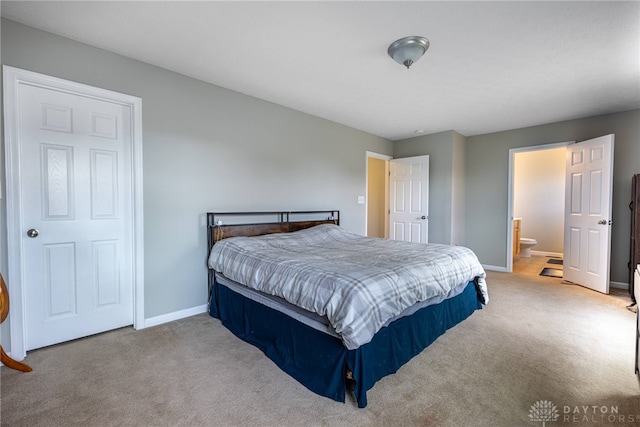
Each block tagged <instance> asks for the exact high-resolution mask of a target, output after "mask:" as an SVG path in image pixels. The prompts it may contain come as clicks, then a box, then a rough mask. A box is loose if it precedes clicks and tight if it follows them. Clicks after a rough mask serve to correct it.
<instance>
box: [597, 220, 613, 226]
mask: <svg viewBox="0 0 640 427" xmlns="http://www.w3.org/2000/svg"><path fill="white" fill-rule="evenodd" d="M611 222H613V221H611ZM598 224H600V225H607V220H606V219H601V220H600V221H598Z"/></svg>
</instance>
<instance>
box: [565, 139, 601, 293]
mask: <svg viewBox="0 0 640 427" xmlns="http://www.w3.org/2000/svg"><path fill="white" fill-rule="evenodd" d="M613 141H614V136H613V135H606V136H602V137H599V138H594V139H590V140H588V141H583V142H579V143H577V144H574V145H570V146H568V147H567V169H566V174H567V175H566V191H565V236H564V266H563V277H564V279H566V280H568V281H570V282H574V283H577V284H579V285H582V286H585V287H587V288H591V289H593V290H596V291H599V292H602V293H605V294H608V293H609V270H610V259H611V256H610V251H611V224H612V219H611V212H612V183H613Z"/></svg>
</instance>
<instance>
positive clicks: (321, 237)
mask: <svg viewBox="0 0 640 427" xmlns="http://www.w3.org/2000/svg"><path fill="white" fill-rule="evenodd" d="M209 267H210V268H212V269H214V270H216V271H218V272H219V273H222V274H223V275H224V276H226V277H228V278H229V279H231V280H234V281H236V282H238V283H241V284H243V285H246V286H248V287H250V288H253V289H256V290H259V291H261V292H264V293H267V294H271V295H277V296H279V297H282V298H284V299H285V300H287V301H288V302H290V303H292V304H294V305H297V306H299V307H302V308H304V309H306V310H308V311H312V312H315V313H317V314H319V315H322V316H324V315H326V316H327V318H328V319H329V322H330V323H331V325H332V326H333V327H334V329H335V331H336V332H337V333H338V334H339V335H340V336H341V337H342V340H343V343H344V345H345V347H346V348H348V349H350V350H352V349H356V348H358V347H360V346H361V345H363V344H366V343H368V342H369V341H371V339H372V338H373V336H374V335H375V333H376V332H377V331H378V330H379V329H380V328H381V327H382V326H383V325H384V324H385V323H386V322H387V321H388V320H389V319H391V318H393V317H395V316H397V315H399V314H400V313H401V312H402V311H403V310H404V309H406V308H407V307H409V306H411V305H413V304H415V303H416V302H419V301H424V300H427V299H429V298H431V297H434V296H441V295H446V294H447V293H448V292H449V291H450V290H451V289H452V288H454V287H456V286H457V285H460V284H462V283H467V282H469V281H471V280H474V279H475V278H478V285H479V289H480V292H481V294H482V296H483V303H485V304H486V303H487V302H488V294H487V286H486V283H485V272H484V269H483V268H482V266H481V265H480V263H479V261H478V259H477V257H476V255H475V254H474V253H473V252H472V251H471V250H470V249H468V248H465V247H462V246H447V245H439V244H426V245H425V244H415V243H407V242H399V241H395V240H386V239H378V238H371V237H363V236H360V235H357V234H354V233H351V232H348V231H346V230H345V229H343V228H341V227H339V226H336V225H330V224H325V225H319V226H316V227H313V228H309V229H306V230H301V231H296V232H293V233H283V234H269V235H265V236H258V237H233V238H229V239H224V240H222V241H219V242H217V243H216V244H215V245H214V246H213V249H212V251H211V254H210V256H209Z"/></svg>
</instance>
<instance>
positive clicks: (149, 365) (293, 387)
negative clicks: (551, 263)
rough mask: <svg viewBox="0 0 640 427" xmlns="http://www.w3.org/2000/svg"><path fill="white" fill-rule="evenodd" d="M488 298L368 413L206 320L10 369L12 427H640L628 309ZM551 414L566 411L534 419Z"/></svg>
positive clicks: (534, 287)
mask: <svg viewBox="0 0 640 427" xmlns="http://www.w3.org/2000/svg"><path fill="white" fill-rule="evenodd" d="M488 284H489V291H490V297H491V302H490V303H489V305H488V306H486V307H485V308H484V309H483V310H481V311H478V312H476V313H475V314H473V315H472V316H471V317H470V318H469V319H467V320H466V321H465V322H463V323H461V324H460V325H457V326H456V327H454V328H453V329H451V330H450V331H448V332H447V333H446V334H445V335H444V336H442V337H440V338H439V339H438V340H437V341H436V342H435V343H434V344H432V345H431V346H430V347H429V348H427V349H426V350H425V351H423V352H422V353H421V354H419V355H418V356H416V357H415V358H414V359H413V360H411V361H410V362H409V363H408V364H407V365H405V366H404V367H402V368H401V369H400V371H398V372H397V373H396V374H394V375H391V376H388V377H386V378H384V379H382V380H381V381H379V382H378V383H377V384H376V385H375V387H374V388H373V389H372V390H370V391H369V393H368V399H369V405H368V406H367V408H364V409H358V408H357V406H356V404H355V402H354V401H353V399H348V400H347V402H346V403H338V402H334V401H332V400H329V399H326V398H323V397H320V396H317V395H315V394H313V393H312V392H310V391H308V390H307V389H306V388H304V387H303V386H301V385H300V384H298V383H297V382H296V381H295V380H293V379H292V378H291V377H289V376H288V375H286V374H285V373H283V372H282V371H280V370H279V369H278V368H277V367H275V365H274V364H273V363H272V362H271V361H270V360H269V359H267V358H266V357H265V356H264V355H263V354H262V353H261V352H260V351H259V350H257V349H256V348H254V347H252V346H250V345H248V344H245V343H243V342H242V341H240V340H239V339H237V338H236V337H235V336H233V335H232V334H231V333H230V332H229V331H227V330H226V329H225V328H224V327H222V326H221V325H220V322H219V321H218V320H216V319H213V318H210V317H209V316H208V315H199V316H194V317H191V318H188V319H183V320H180V321H176V322H172V323H169V324H166V325H161V326H157V327H153V328H149V329H145V330H141V331H134V330H132V329H130V328H125V329H120V330H117V331H112V332H109V333H105V334H101V335H97V336H93V337H89V338H86V339H82V340H78V341H75V342H71V343H66V344H61V345H58V346H53V347H49V348H45V349H41V350H36V351H33V352H30V353H29V355H28V356H27V359H26V360H25V361H26V362H27V363H28V364H30V365H31V366H32V367H33V368H34V371H33V372H31V373H20V372H17V371H13V370H10V369H8V368H6V367H3V368H1V371H2V372H1V375H2V376H1V393H2V396H1V407H0V408H1V413H0V417H1V419H2V425H6V426H492V427H496V426H498V427H499V426H542V425H543V421H545V424H546V426H547V427H553V426H560V425H572V426H585V425H589V426H604V425H607V426H613V425H626V426H628V425H640V386H639V385H638V381H637V380H636V377H635V376H634V366H633V364H634V327H635V315H634V314H633V313H631V312H630V311H629V310H627V309H626V308H625V306H626V305H627V304H628V303H629V301H628V300H625V299H624V298H616V297H612V296H606V295H601V294H598V293H596V292H593V291H589V290H586V289H584V288H581V287H579V286H574V285H566V284H562V280H561V279H554V278H548V277H540V276H538V277H535V276H533V277H531V276H522V275H515V274H506V273H492V272H489V277H488ZM544 401H548V402H551V403H552V404H553V405H554V406H555V411H552V410H550V409H546V410H545V409H544V408H543V410H542V412H539V413H538V418H537V419H531V418H530V417H529V415H530V413H531V411H532V410H533V409H535V408H537V407H540V406H542V403H543V402H544ZM545 411H546V412H545ZM567 411H568V412H569V413H568V414H567V413H565V412H567ZM556 415H557V418H556ZM585 417H586V418H585ZM612 417H613V418H612ZM629 421H632V422H629Z"/></svg>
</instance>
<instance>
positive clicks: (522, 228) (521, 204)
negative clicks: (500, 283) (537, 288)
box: [507, 143, 569, 274]
mask: <svg viewBox="0 0 640 427" xmlns="http://www.w3.org/2000/svg"><path fill="white" fill-rule="evenodd" d="M568 144H569V143H560V144H546V145H542V146H534V147H525V148H520V149H512V150H510V164H509V169H510V181H509V184H510V189H511V191H510V194H509V209H510V213H509V218H511V221H510V224H509V243H508V249H509V251H508V263H507V269H508V271H509V272H513V271H514V267H517V269H518V270H521V271H523V272H527V273H529V272H530V273H532V274H539V273H540V271H542V268H539V267H540V266H542V267H545V264H546V263H547V262H548V261H550V260H551V261H553V260H561V259H562V255H563V248H564V246H563V245H564V209H565V174H566V146H567V145H568ZM549 267H551V268H552V269H554V270H557V269H558V270H560V272H561V270H562V264H561V261H560V264H559V265H549Z"/></svg>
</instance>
